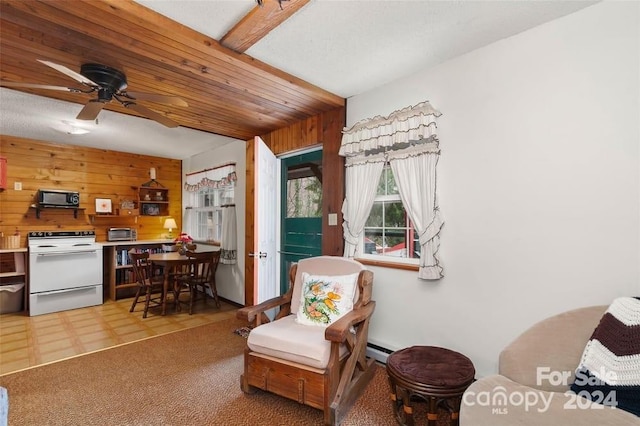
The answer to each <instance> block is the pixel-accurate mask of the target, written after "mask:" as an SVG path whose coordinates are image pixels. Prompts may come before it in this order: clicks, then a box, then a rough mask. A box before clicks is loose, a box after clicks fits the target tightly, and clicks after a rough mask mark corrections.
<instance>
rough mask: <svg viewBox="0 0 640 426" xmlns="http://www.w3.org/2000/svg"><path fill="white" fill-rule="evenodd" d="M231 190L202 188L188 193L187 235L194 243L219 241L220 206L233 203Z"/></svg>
mask: <svg viewBox="0 0 640 426" xmlns="http://www.w3.org/2000/svg"><path fill="white" fill-rule="evenodd" d="M233 192H234V191H233V188H211V187H203V188H200V189H198V190H197V191H195V192H190V193H189V197H190V205H191V207H190V213H189V214H190V215H191V220H190V221H189V222H190V226H189V235H191V237H193V239H194V240H196V241H214V240H215V241H220V240H221V238H222V206H223V205H225V204H231V203H233V200H234V197H233Z"/></svg>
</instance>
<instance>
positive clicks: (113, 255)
mask: <svg viewBox="0 0 640 426" xmlns="http://www.w3.org/2000/svg"><path fill="white" fill-rule="evenodd" d="M162 244H164V243H145V242H140V243H138V242H136V241H131V242H130V243H126V244H118V245H113V246H105V247H104V271H105V272H104V274H105V277H104V283H105V286H106V288H105V293H106V292H107V291H108V294H105V297H108V298H109V299H111V300H118V298H120V299H122V298H124V297H130V295H126V296H122V295H121V293H124V290H126V289H135V288H136V287H137V286H138V283H137V282H136V279H135V276H134V275H133V266H132V265H131V261H130V259H129V255H128V251H129V250H131V249H136V251H149V252H151V253H161V252H162ZM129 293H133V290H130V291H129Z"/></svg>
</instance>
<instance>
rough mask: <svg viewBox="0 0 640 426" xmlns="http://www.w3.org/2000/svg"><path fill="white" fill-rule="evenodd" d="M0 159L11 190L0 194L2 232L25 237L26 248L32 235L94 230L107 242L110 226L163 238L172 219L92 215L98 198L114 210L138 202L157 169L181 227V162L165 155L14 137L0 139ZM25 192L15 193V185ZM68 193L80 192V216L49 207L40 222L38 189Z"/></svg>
mask: <svg viewBox="0 0 640 426" xmlns="http://www.w3.org/2000/svg"><path fill="white" fill-rule="evenodd" d="M0 155H2V156H4V157H6V158H7V183H8V188H7V189H5V190H4V191H0V231H2V232H4V233H5V235H13V234H14V233H15V232H16V231H18V232H20V235H21V237H22V238H21V246H22V247H25V246H26V236H27V232H29V231H52V230H90V229H94V230H95V231H96V239H97V240H98V241H106V231H107V228H109V227H112V226H116V227H117V226H122V227H131V228H136V229H137V230H138V239H139V240H148V239H159V238H162V237H165V236H166V234H167V231H166V230H165V229H163V227H162V225H163V223H164V219H165V218H166V217H167V216H137V218H136V217H126V216H124V217H121V218H120V217H95V218H94V217H93V216H94V213H95V199H96V198H110V199H111V201H112V203H113V207H114V209H115V208H117V207H118V206H119V203H120V201H122V200H134V201H137V199H138V195H137V187H138V186H140V185H141V184H143V183H145V182H148V181H149V180H150V178H149V169H150V168H151V167H155V169H156V175H157V180H158V182H160V183H161V184H162V185H164V186H165V187H166V188H167V189H168V190H169V214H170V215H171V216H172V217H173V218H175V220H176V222H177V223H178V229H180V228H181V225H182V224H181V219H182V213H181V212H182V190H181V188H182V162H181V161H180V160H173V159H167V158H160V157H151V156H145V155H139V154H129V153H125V152H119V151H109V150H102V149H95V148H85V147H81V146H74V145H61V144H54V143H49V142H42V141H37V140H31V139H23V138H18V137H13V136H0ZM15 182H20V183H22V190H21V191H16V190H14V183H15ZM41 188H45V189H68V190H73V191H78V192H79V193H80V207H81V208H84V210H80V211H78V218H77V219H76V218H74V215H73V212H72V211H67V210H56V209H48V210H46V211H42V212H41V214H40V219H38V218H36V212H35V210H34V209H31V208H29V206H31V205H32V204H33V203H34V202H35V196H36V193H37V190H38V189H41Z"/></svg>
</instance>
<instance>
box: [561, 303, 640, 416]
mask: <svg viewBox="0 0 640 426" xmlns="http://www.w3.org/2000/svg"><path fill="white" fill-rule="evenodd" d="M571 390H572V391H573V392H575V393H577V394H578V395H579V396H583V397H585V398H588V399H591V400H592V401H594V402H597V403H599V404H603V405H609V406H615V407H617V408H619V409H622V410H626V411H629V412H631V413H633V414H635V415H636V416H640V298H635V297H620V298H617V299H615V300H614V301H613V303H612V304H611V305H610V306H609V308H608V309H607V311H606V312H605V314H604V315H603V317H602V319H601V320H600V323H599V324H598V326H597V327H596V329H595V330H594V332H593V334H592V336H591V338H590V339H589V342H588V343H587V346H586V347H585V349H584V352H583V354H582V359H581V361H580V365H579V366H578V368H577V369H576V380H575V382H574V383H573V384H572V385H571Z"/></svg>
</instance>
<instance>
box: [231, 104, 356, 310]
mask: <svg viewBox="0 0 640 426" xmlns="http://www.w3.org/2000/svg"><path fill="white" fill-rule="evenodd" d="M345 105H346V101H345ZM345 125H346V106H341V107H339V108H335V109H333V110H330V111H326V112H323V113H321V114H318V115H315V116H313V117H309V118H307V119H304V120H301V121H299V122H297V123H293V124H291V125H289V126H287V127H283V128H281V129H277V130H274V131H272V132H270V133H266V134H263V135H261V137H262V140H264V142H265V143H266V145H267V146H268V147H269V148H270V149H271V151H272V152H273V153H274V154H275V155H276V156H281V155H283V154H285V153H290V152H294V151H296V150H300V149H303V148H310V147H313V146H315V145H320V144H321V145H322V151H323V156H322V169H323V171H324V172H323V173H325V174H326V175H331V176H332V179H331V184H330V185H329V184H325V185H323V186H322V217H323V220H322V254H323V255H330V256H342V254H343V251H344V240H343V236H342V235H343V234H342V226H341V224H342V202H343V201H344V158H343V157H341V156H340V155H338V151H339V150H340V142H341V141H342V129H343V128H344V127H345ZM245 158H246V192H245V206H246V211H245V216H246V221H245V235H244V238H245V250H249V248H250V247H253V240H254V229H253V227H254V225H253V221H254V216H255V212H254V211H253V199H254V194H255V192H254V191H255V188H254V175H255V171H254V166H253V163H254V161H255V152H254V147H253V138H252V139H250V140H247V143H246V157H245ZM329 214H336V215H337V223H338V225H337V226H329V225H328V223H327V216H328V215H329ZM238 255H239V256H240V255H244V256H246V253H243V254H240V253H238ZM253 272H254V271H253V262H245V274H244V280H245V288H244V300H245V306H251V305H253V299H254V293H255V286H254V280H253Z"/></svg>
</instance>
